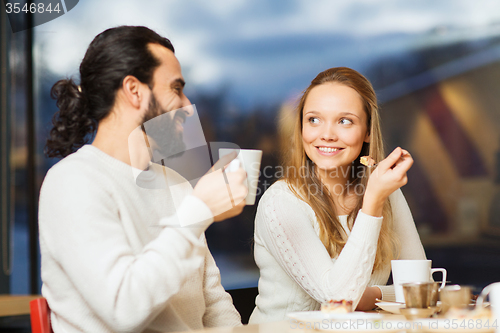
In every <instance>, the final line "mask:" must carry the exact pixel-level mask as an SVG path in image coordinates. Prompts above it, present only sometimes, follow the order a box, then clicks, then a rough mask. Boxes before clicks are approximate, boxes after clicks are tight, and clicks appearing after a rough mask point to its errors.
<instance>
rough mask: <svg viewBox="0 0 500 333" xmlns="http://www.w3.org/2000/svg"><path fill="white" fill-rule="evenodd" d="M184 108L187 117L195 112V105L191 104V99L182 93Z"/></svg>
mask: <svg viewBox="0 0 500 333" xmlns="http://www.w3.org/2000/svg"><path fill="white" fill-rule="evenodd" d="M181 100H182V108H183V110H184V111H185V113H186V116H187V117H191V116H192V115H193V114H194V106H193V105H191V101H190V100H189V99H188V98H187V97H186V95H184V94H182V97H181Z"/></svg>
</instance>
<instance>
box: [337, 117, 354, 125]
mask: <svg viewBox="0 0 500 333" xmlns="http://www.w3.org/2000/svg"><path fill="white" fill-rule="evenodd" d="M340 123H341V124H342V125H352V120H351V119H349V118H342V119H340Z"/></svg>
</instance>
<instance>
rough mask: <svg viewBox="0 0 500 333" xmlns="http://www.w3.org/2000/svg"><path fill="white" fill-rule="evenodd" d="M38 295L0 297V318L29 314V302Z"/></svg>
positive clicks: (38, 296)
mask: <svg viewBox="0 0 500 333" xmlns="http://www.w3.org/2000/svg"><path fill="white" fill-rule="evenodd" d="M40 297H42V296H40V295H0V317H4V316H19V315H27V314H29V313H30V301H32V300H34V299H37V298H40Z"/></svg>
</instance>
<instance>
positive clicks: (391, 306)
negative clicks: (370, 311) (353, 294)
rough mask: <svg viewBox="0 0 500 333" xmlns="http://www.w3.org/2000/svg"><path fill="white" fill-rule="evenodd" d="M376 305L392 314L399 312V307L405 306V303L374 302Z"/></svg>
mask: <svg viewBox="0 0 500 333" xmlns="http://www.w3.org/2000/svg"><path fill="white" fill-rule="evenodd" d="M375 305H376V306H378V307H379V308H381V309H382V310H385V311H387V312H390V313H394V314H401V309H402V308H405V307H406V305H405V303H398V302H384V301H382V302H377V303H375Z"/></svg>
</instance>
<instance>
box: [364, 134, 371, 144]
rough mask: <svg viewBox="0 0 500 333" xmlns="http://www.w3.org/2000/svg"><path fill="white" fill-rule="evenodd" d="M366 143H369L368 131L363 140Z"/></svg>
mask: <svg viewBox="0 0 500 333" xmlns="http://www.w3.org/2000/svg"><path fill="white" fill-rule="evenodd" d="M364 141H365V142H366V143H370V132H368V131H367V132H366V136H365V140H364Z"/></svg>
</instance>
